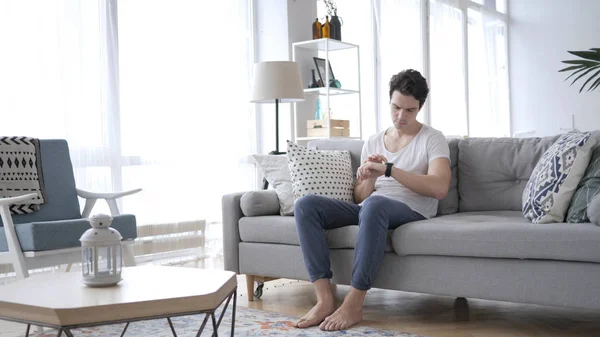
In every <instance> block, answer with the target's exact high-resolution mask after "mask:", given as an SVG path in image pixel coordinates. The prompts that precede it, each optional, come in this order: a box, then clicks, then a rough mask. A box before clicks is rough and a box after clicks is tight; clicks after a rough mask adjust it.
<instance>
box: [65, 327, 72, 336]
mask: <svg viewBox="0 0 600 337" xmlns="http://www.w3.org/2000/svg"><path fill="white" fill-rule="evenodd" d="M63 330H65V335H67V337H73V334H72V333H71V330H69V329H63Z"/></svg>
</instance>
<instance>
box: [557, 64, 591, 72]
mask: <svg viewBox="0 0 600 337" xmlns="http://www.w3.org/2000/svg"><path fill="white" fill-rule="evenodd" d="M581 67H585V66H584V65H578V66H570V67H566V68H563V69H561V70H559V71H558V72H559V73H560V72H563V71H569V70H574V69H577V68H581Z"/></svg>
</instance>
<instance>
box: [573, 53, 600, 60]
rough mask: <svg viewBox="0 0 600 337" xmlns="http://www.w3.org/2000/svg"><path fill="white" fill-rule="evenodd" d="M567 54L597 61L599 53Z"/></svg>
mask: <svg viewBox="0 0 600 337" xmlns="http://www.w3.org/2000/svg"><path fill="white" fill-rule="evenodd" d="M569 54H573V55H575V56H579V57H581V58H583V59H586V60H592V61H599V60H600V53H598V52H595V51H570V52H569Z"/></svg>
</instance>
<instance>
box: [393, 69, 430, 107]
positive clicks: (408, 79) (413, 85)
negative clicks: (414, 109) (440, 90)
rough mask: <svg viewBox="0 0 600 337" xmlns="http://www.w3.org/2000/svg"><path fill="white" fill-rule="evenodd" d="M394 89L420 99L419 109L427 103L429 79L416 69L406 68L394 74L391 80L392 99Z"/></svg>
mask: <svg viewBox="0 0 600 337" xmlns="http://www.w3.org/2000/svg"><path fill="white" fill-rule="evenodd" d="M394 91H398V92H400V93H401V94H402V95H404V96H412V97H414V98H415V99H416V100H418V101H419V109H420V108H422V107H423V104H425V100H426V99H427V94H429V87H428V86H427V80H426V79H425V77H423V75H421V73H420V72H418V71H416V70H414V69H406V70H402V71H401V72H399V73H397V74H396V75H394V76H392V79H391V80H390V100H391V99H392V94H393V93H394Z"/></svg>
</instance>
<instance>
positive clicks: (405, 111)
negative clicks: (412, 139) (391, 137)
mask: <svg viewBox="0 0 600 337" xmlns="http://www.w3.org/2000/svg"><path fill="white" fill-rule="evenodd" d="M420 110H421V108H419V101H418V100H417V99H416V98H414V97H413V96H404V95H402V94H401V93H400V92H399V91H394V92H393V93H392V99H391V100H390V111H391V113H392V122H394V126H395V127H396V129H404V128H407V127H410V126H412V125H414V124H415V123H417V114H418V113H419V111H420Z"/></svg>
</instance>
